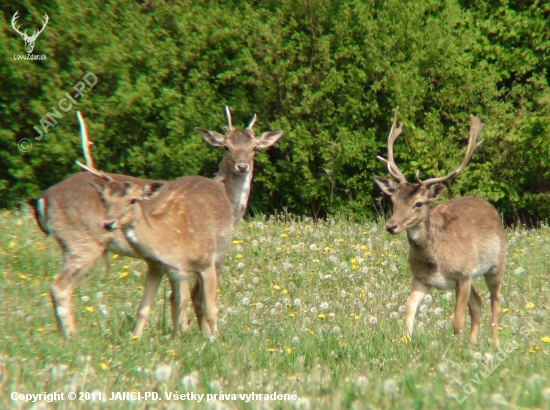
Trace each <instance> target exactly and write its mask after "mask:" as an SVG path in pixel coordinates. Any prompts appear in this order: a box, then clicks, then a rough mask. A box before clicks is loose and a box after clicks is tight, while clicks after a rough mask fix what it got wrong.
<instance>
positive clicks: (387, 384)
mask: <svg viewBox="0 0 550 410" xmlns="http://www.w3.org/2000/svg"><path fill="white" fill-rule="evenodd" d="M398 390H399V382H398V381H397V380H395V379H393V378H389V379H386V380H384V382H383V383H382V392H383V393H384V394H395V393H397V391H398Z"/></svg>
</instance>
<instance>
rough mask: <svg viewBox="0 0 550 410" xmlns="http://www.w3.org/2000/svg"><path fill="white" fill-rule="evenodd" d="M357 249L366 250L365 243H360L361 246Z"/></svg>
mask: <svg viewBox="0 0 550 410" xmlns="http://www.w3.org/2000/svg"><path fill="white" fill-rule="evenodd" d="M359 249H361V250H362V251H366V250H367V247H366V245H361V246H360V247H359Z"/></svg>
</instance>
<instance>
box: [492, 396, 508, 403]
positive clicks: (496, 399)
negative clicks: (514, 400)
mask: <svg viewBox="0 0 550 410" xmlns="http://www.w3.org/2000/svg"><path fill="white" fill-rule="evenodd" d="M491 401H492V402H493V403H495V404H508V403H507V401H506V399H505V398H504V396H503V395H502V394H500V393H495V394H493V395H492V396H491Z"/></svg>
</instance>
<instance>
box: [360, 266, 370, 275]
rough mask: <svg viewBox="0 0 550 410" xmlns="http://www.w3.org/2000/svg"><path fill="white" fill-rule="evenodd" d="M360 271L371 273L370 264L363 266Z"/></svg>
mask: <svg viewBox="0 0 550 410" xmlns="http://www.w3.org/2000/svg"><path fill="white" fill-rule="evenodd" d="M360 272H361V273H363V274H364V273H369V268H368V266H363V267H362V268H361V271H360Z"/></svg>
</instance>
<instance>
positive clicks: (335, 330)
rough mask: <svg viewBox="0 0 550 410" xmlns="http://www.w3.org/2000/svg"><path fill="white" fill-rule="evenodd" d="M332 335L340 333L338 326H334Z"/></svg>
mask: <svg viewBox="0 0 550 410" xmlns="http://www.w3.org/2000/svg"><path fill="white" fill-rule="evenodd" d="M332 333H334V334H338V333H340V328H339V327H338V326H334V327H333V328H332Z"/></svg>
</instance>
